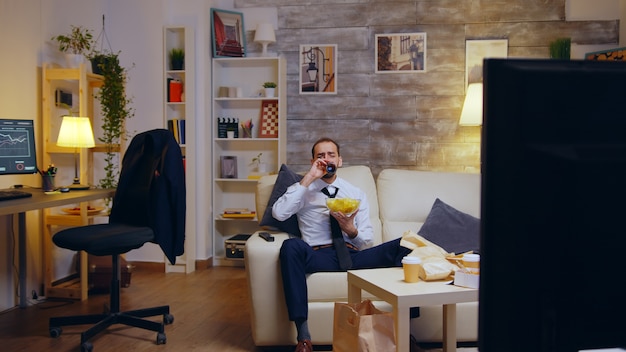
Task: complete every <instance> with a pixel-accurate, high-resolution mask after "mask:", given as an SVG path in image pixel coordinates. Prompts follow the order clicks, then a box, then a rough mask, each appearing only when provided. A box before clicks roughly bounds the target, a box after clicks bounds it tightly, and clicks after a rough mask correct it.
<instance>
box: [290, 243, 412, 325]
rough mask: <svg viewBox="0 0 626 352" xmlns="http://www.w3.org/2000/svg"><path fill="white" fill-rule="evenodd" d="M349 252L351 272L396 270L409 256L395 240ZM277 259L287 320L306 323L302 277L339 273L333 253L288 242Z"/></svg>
mask: <svg viewBox="0 0 626 352" xmlns="http://www.w3.org/2000/svg"><path fill="white" fill-rule="evenodd" d="M349 251H350V256H351V257H352V269H373V268H389V267H399V266H402V257H404V256H405V255H407V254H409V253H410V252H411V250H410V249H408V248H404V247H402V246H400V239H399V238H398V239H395V240H393V241H389V242H385V243H382V244H380V245H378V246H375V247H372V248H368V249H365V250H362V251H355V250H353V249H350V250H349ZM279 258H280V269H281V275H282V278H283V289H284V292H285V300H286V302H287V311H288V312H289V320H292V321H295V320H296V319H308V313H309V309H308V295H307V286H306V274H312V273H316V272H320V271H341V270H340V269H339V263H338V262H337V255H336V254H335V249H334V248H333V247H332V246H331V247H328V248H322V249H318V250H313V248H311V246H309V245H308V244H307V243H306V242H304V241H302V240H301V239H299V238H290V239H288V240H286V241H285V242H283V244H282V246H281V248H280V257H279Z"/></svg>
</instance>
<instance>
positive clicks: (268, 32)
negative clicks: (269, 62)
mask: <svg viewBox="0 0 626 352" xmlns="http://www.w3.org/2000/svg"><path fill="white" fill-rule="evenodd" d="M254 41H255V42H256V43H261V45H263V52H262V53H261V56H267V44H269V43H274V42H275V41H276V35H275V34H274V25H273V24H271V23H259V24H258V25H257V26H256V31H255V32H254Z"/></svg>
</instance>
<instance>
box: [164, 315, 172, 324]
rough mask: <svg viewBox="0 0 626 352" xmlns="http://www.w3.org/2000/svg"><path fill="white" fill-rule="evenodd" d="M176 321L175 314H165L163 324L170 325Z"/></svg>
mask: <svg viewBox="0 0 626 352" xmlns="http://www.w3.org/2000/svg"><path fill="white" fill-rule="evenodd" d="M173 322H174V316H173V315H171V314H163V324H165V325H168V324H171V323H173Z"/></svg>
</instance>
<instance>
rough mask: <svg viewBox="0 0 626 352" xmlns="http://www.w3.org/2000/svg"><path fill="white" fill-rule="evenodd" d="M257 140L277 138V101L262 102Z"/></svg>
mask: <svg viewBox="0 0 626 352" xmlns="http://www.w3.org/2000/svg"><path fill="white" fill-rule="evenodd" d="M259 138H278V100H263V103H262V104H261V126H260V127H259Z"/></svg>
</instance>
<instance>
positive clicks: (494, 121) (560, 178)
mask: <svg viewBox="0 0 626 352" xmlns="http://www.w3.org/2000/svg"><path fill="white" fill-rule="evenodd" d="M625 111H626V63H623V62H597V61H559V60H523V59H509V60H506V59H488V60H485V63H484V115H483V117H484V121H483V127H482V129H483V130H482V136H483V137H482V166H481V168H482V196H481V198H482V199H481V202H482V203H481V274H480V291H479V300H480V305H479V345H480V346H479V349H480V351H481V352H506V351H520V352H521V351H523V352H527V351H579V350H585V349H598V348H615V347H620V348H624V347H626V289H625V287H626V282H625V280H626V275H624V272H625V271H626V260H625V257H624V250H625V249H626V226H625V225H626V221H625V219H626V113H625Z"/></svg>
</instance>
